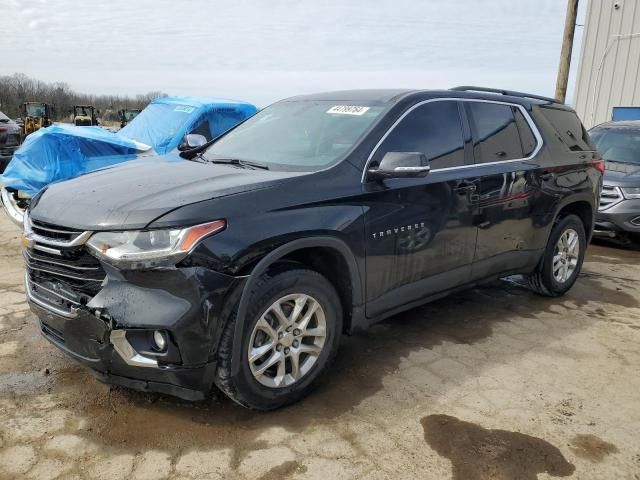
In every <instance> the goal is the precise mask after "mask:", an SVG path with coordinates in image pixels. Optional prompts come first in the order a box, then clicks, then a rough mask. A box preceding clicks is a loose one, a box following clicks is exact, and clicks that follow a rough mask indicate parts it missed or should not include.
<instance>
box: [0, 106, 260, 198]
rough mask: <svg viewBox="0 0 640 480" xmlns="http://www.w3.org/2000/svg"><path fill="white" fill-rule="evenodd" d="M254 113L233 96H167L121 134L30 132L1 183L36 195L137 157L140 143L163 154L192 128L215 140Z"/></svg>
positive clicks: (68, 128) (62, 129)
mask: <svg viewBox="0 0 640 480" xmlns="http://www.w3.org/2000/svg"><path fill="white" fill-rule="evenodd" d="M255 112H256V107H255V106H254V105H251V104H249V103H243V102H237V101H234V100H223V99H213V98H211V99H208V98H195V97H164V98H158V99H156V100H154V101H153V102H151V104H149V105H148V106H147V107H146V108H145V109H144V110H143V111H142V112H141V113H140V114H139V115H138V116H137V117H136V118H134V119H133V120H132V121H131V122H130V123H129V124H128V125H127V126H126V127H124V128H123V129H121V130H119V131H118V132H116V133H113V132H110V131H108V130H105V129H103V128H100V127H75V126H72V125H64V124H56V125H52V126H50V127H47V128H42V129H40V130H38V131H37V132H35V133H32V134H31V135H29V136H28V137H27V139H26V140H25V142H24V144H23V145H22V146H21V147H20V148H19V149H18V150H17V151H16V153H15V154H14V155H13V158H12V159H11V162H9V165H7V168H6V169H5V171H4V174H3V175H2V176H1V177H0V183H1V184H2V185H4V186H5V187H9V188H13V189H15V190H20V191H23V192H25V193H27V194H29V195H31V196H33V195H35V194H36V193H38V192H39V191H40V190H41V189H42V188H44V187H45V186H47V185H48V184H50V183H52V182H58V181H61V180H68V179H70V178H75V177H78V176H80V175H83V174H85V173H88V172H91V171H94V170H98V169H100V168H105V167H110V166H112V165H115V164H117V163H122V162H125V161H128V160H133V159H135V158H136V157H137V156H138V155H139V154H141V153H143V152H144V149H141V148H137V146H136V143H135V142H140V143H143V144H145V145H148V146H150V147H151V148H152V149H153V151H155V152H156V153H157V154H160V155H162V154H165V153H168V152H170V151H171V150H174V149H175V148H177V147H178V145H179V144H180V142H181V141H182V139H183V138H184V136H185V135H186V134H187V133H200V134H202V135H204V136H205V137H207V139H208V140H210V139H212V138H216V137H218V136H219V135H221V134H222V133H224V132H226V131H227V130H229V129H230V128H232V127H234V126H235V125H236V124H238V123H239V122H241V121H242V120H244V119H245V118H247V117H250V116H251V115H253V114H254V113H255ZM138 147H140V146H139V145H138Z"/></svg>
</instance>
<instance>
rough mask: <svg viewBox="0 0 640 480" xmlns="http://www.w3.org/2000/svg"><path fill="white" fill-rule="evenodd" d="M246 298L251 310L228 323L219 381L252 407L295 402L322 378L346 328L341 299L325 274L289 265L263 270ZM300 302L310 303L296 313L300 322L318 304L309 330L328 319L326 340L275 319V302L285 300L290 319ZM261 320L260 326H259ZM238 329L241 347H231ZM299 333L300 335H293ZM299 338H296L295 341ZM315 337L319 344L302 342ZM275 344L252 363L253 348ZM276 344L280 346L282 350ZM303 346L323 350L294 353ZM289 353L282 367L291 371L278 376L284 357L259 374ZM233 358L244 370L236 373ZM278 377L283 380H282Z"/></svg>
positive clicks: (268, 407)
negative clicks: (296, 368) (308, 335)
mask: <svg viewBox="0 0 640 480" xmlns="http://www.w3.org/2000/svg"><path fill="white" fill-rule="evenodd" d="M302 295H304V296H308V297H309V299H308V300H304V297H303V296H302ZM290 297H293V298H290ZM248 300H249V302H248V304H249V308H248V309H247V315H246V317H245V318H237V316H236V314H235V313H234V314H233V315H232V317H231V318H230V320H229V321H228V322H227V325H226V326H225V329H224V332H223V335H222V339H221V345H220V349H219V354H218V367H217V372H216V378H215V383H216V385H217V386H218V388H220V390H222V391H223V392H224V393H225V394H226V395H227V396H228V397H229V398H231V399H232V400H233V401H235V402H236V403H239V404H240V405H242V406H244V407H247V408H250V409H254V410H264V411H266V410H274V409H276V408H280V407H283V406H285V405H289V404H291V403H294V402H297V401H298V400H300V399H302V398H303V397H305V396H306V395H308V394H309V393H310V392H311V391H312V390H313V389H314V388H315V386H316V385H317V383H318V380H319V379H320V378H321V377H322V374H323V373H325V372H326V371H327V370H328V367H329V365H330V364H331V362H332V361H333V359H334V358H335V355H336V353H337V350H338V344H339V340H340V334H341V332H342V306H341V303H340V298H339V297H338V294H337V292H336V290H335V288H334V287H333V285H331V283H330V282H329V281H328V280H327V279H326V278H325V277H324V276H322V275H320V274H319V273H317V272H315V271H312V270H307V269H304V268H298V267H297V266H296V267H295V268H292V267H291V266H289V267H288V269H286V270H285V271H280V272H277V273H266V274H263V275H262V276H261V277H260V279H259V281H258V282H257V285H256V286H255V288H253V290H252V291H251V292H250V298H249V299H248ZM298 300H299V301H300V304H302V302H303V301H304V302H306V303H305V306H304V309H303V310H302V312H301V314H300V315H299V317H298V318H299V319H300V321H299V322H298V323H300V322H301V321H302V319H303V318H304V317H305V316H306V314H308V313H309V311H310V309H311V307H312V306H313V305H314V303H313V302H316V303H317V304H318V305H319V309H315V310H313V311H314V313H313V315H312V316H311V320H310V322H309V325H310V328H308V329H307V330H306V331H308V332H313V331H316V332H320V331H322V326H321V323H322V322H321V320H322V319H324V324H325V336H324V339H322V336H319V337H305V336H304V335H303V334H302V332H301V331H300V330H299V329H293V330H291V331H289V332H288V331H286V329H284V328H283V325H284V324H283V323H282V322H277V317H276V316H275V315H274V314H273V310H272V307H273V306H274V305H275V302H282V303H281V305H282V307H281V308H282V311H283V312H284V313H285V316H287V317H289V319H291V317H292V316H293V315H294V313H295V312H294V311H293V309H292V308H293V305H294V304H295V302H296V301H298ZM288 308H291V310H289V309H288ZM263 320H264V321H266V322H267V323H269V327H271V332H272V333H274V334H275V335H270V334H268V333H267V330H268V329H266V328H265V329H262V326H265V327H266V325H264V322H263ZM259 321H260V327H257V324H258V322H259ZM298 323H296V325H297V324H298ZM300 325H302V324H301V323H300ZM277 326H280V330H277V329H276V327H277ZM236 328H239V329H241V336H242V342H241V348H240V351H235V350H234V346H233V344H234V341H233V339H234V334H235V330H236ZM278 331H279V333H278ZM296 331H297V333H298V335H299V336H295V334H296ZM278 335H284V337H283V338H282V339H281V340H280V339H278V340H276V339H277V338H278ZM269 339H272V340H269ZM296 339H298V344H297V345H296V341H297V340H296ZM311 339H313V340H314V342H315V343H313V344H308V343H304V342H309V341H310V340H311ZM291 342H293V343H291ZM316 343H322V346H321V347H318V346H316ZM271 344H275V346H274V347H273V348H271V349H268V350H266V353H265V354H264V357H260V358H258V360H256V361H254V362H250V360H249V349H250V347H251V348H252V352H257V351H258V349H260V348H263V347H264V348H265V349H267V347H268V346H269V345H271ZM256 345H257V346H256ZM296 347H297V348H296ZM278 348H280V349H281V350H280V351H278V350H277V349H278ZM303 348H304V349H314V350H318V349H319V353H318V354H317V355H315V352H314V354H311V353H299V354H294V351H295V352H301V351H302V349H303ZM285 352H286V355H285V357H286V358H287V359H288V360H284V361H283V362H284V367H283V368H284V369H285V370H284V371H286V372H287V374H286V375H285V376H284V377H283V376H282V375H280V372H281V371H280V370H279V368H280V365H281V363H283V362H280V361H278V362H277V363H275V364H274V365H273V366H272V367H269V368H268V369H267V370H266V371H265V373H264V374H262V375H259V376H256V375H257V374H258V371H259V370H260V369H261V368H262V367H265V366H266V365H267V364H268V363H269V360H271V359H272V358H276V357H277V358H282V355H283V354H284V353H285ZM288 355H291V356H288ZM294 356H295V357H296V358H298V361H299V365H300V368H299V369H298V370H297V371H298V372H299V373H298V379H297V380H296V379H295V377H294V363H293V359H294ZM233 361H239V362H240V368H239V370H238V373H237V374H236V375H235V376H234V375H233V374H232V368H231V366H232V362H233ZM308 362H309V363H308ZM309 365H310V366H309ZM252 366H253V371H252ZM302 367H305V368H306V371H304V372H302V371H303V368H302ZM254 373H255V374H256V375H254ZM278 381H280V382H281V383H280V384H278ZM287 382H288V383H287Z"/></svg>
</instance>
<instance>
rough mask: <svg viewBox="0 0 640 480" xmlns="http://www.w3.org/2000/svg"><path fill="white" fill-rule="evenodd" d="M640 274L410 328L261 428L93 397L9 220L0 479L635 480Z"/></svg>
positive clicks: (242, 419)
mask: <svg viewBox="0 0 640 480" xmlns="http://www.w3.org/2000/svg"><path fill="white" fill-rule="evenodd" d="M638 265H640V252H637V251H628V250H622V249H616V248H608V247H604V246H591V247H590V249H589V254H588V258H587V261H586V263H585V268H584V270H583V274H582V276H581V278H580V279H579V280H578V282H577V284H576V286H575V287H574V288H573V290H572V291H571V292H570V293H569V294H568V295H566V296H565V297H563V298H560V299H547V298H541V297H537V296H535V295H532V294H531V293H529V292H528V291H527V290H526V289H524V288H522V287H521V286H520V285H519V284H518V280H517V279H512V280H509V281H500V282H496V283H495V284H492V285H490V286H487V287H483V288H478V289H474V290H470V291H468V292H465V293H462V294H457V295H455V296H452V297H449V298H446V299H443V300H440V301H437V302H435V303H432V304H430V305H427V306H424V307H421V308H417V309H415V310H411V311H409V312H407V313H404V314H401V315H398V316H396V317H394V318H392V319H390V320H389V321H387V322H384V323H382V324H380V325H378V326H376V327H374V328H373V329H372V330H371V331H370V332H368V333H367V334H365V335H360V336H355V337H348V338H345V339H344V341H343V343H342V345H341V350H340V353H339V357H338V361H337V364H336V366H335V368H334V371H333V372H332V374H331V375H330V377H329V378H328V379H327V381H325V383H324V384H323V385H322V386H321V387H320V389H319V390H318V391H317V392H316V393H315V394H313V395H312V396H311V397H309V398H308V399H306V400H305V401H303V402H302V403H300V404H298V405H295V406H293V407H290V408H287V409H284V410H281V411H277V412H274V413H269V414H260V413H255V412H250V411H247V410H244V409H242V408H240V407H237V406H235V405H234V404H232V403H231V402H229V401H228V400H226V399H224V398H223V397H222V396H221V395H216V394H214V397H213V398H212V399H211V400H209V401H206V402H200V403H193V404H190V403H185V402H182V401H180V400H176V399H173V398H170V397H166V396H162V395H152V394H140V393H135V392H131V391H127V390H124V389H119V388H109V387H108V386H105V385H102V384H99V383H97V382H96V381H95V380H94V379H93V377H92V375H91V374H90V373H89V372H88V371H86V370H85V369H83V368H81V367H79V366H78V365H76V364H75V363H74V362H73V361H71V360H69V359H67V358H66V357H65V356H64V355H63V354H61V353H60V352H58V351H57V350H56V349H55V348H54V347H52V346H51V345H49V343H48V342H46V341H45V340H44V339H43V338H42V337H41V336H40V335H39V333H38V331H37V329H36V326H35V323H34V320H33V318H32V316H31V314H30V312H29V310H28V308H27V305H26V304H25V301H24V293H23V286H22V275H23V267H22V261H21V257H20V255H19V232H18V230H17V229H16V228H15V227H14V226H13V225H11V224H10V223H9V222H8V221H7V220H6V218H5V217H4V215H3V214H0V478H7V479H18V478H41V479H51V478H64V479H79V478H82V479H84V478H109V479H118V478H123V479H154V480H156V479H162V478H176V479H177V478H179V479H197V478H202V479H217V478H224V479H231V480H233V479H276V478H278V479H279V478H292V479H293V478H309V479H315V478H318V479H323V480H326V479H343V478H345V479H351V478H362V479H365V478H366V479H367V480H369V479H371V480H374V479H383V478H389V479H394V480H395V479H405V478H420V479H445V478H454V479H456V480H476V479H477V480H480V479H504V480H507V479H515V478H518V479H536V478H538V479H542V478H545V479H546V478H553V477H571V478H579V479H635V480H638V479H640V401H639V400H640V375H638V371H639V368H640V350H639V349H638V344H639V343H640V295H638V288H637V284H638V281H639V280H640V270H639V269H638Z"/></svg>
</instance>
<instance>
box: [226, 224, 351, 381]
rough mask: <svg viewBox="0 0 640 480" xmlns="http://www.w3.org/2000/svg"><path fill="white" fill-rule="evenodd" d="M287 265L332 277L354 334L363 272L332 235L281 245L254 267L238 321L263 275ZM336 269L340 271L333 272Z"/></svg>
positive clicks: (237, 339) (234, 370)
mask: <svg viewBox="0 0 640 480" xmlns="http://www.w3.org/2000/svg"><path fill="white" fill-rule="evenodd" d="M318 254H319V255H318ZM318 257H319V258H318ZM328 258H333V259H335V261H336V262H337V263H335V264H333V263H331V262H325V261H323V260H326V259H328ZM286 262H295V263H297V264H302V265H304V266H306V267H308V268H310V269H311V270H314V271H317V272H318V273H321V274H323V275H324V276H325V277H327V278H328V280H329V281H330V282H331V283H332V284H333V285H334V287H335V288H336V291H338V295H339V296H340V300H341V303H342V306H343V311H344V320H345V321H344V328H345V330H346V331H350V330H351V327H352V322H353V321H354V318H353V317H355V316H356V314H355V313H354V312H356V311H357V310H358V307H359V306H361V305H362V303H363V298H364V293H363V291H362V280H361V276H360V269H359V267H358V263H357V261H356V258H355V255H354V254H353V252H352V251H351V249H350V248H349V246H348V245H347V244H346V243H345V242H344V241H343V240H341V239H339V238H336V237H331V236H317V237H306V238H300V239H296V240H293V241H290V242H288V243H286V244H284V245H281V246H279V247H278V248H276V249H274V250H272V251H271V252H269V253H268V254H266V255H265V256H264V257H262V258H261V259H260V260H259V261H258V262H257V263H256V264H255V266H253V267H252V268H251V271H250V273H249V275H248V279H247V282H246V283H245V285H244V287H243V289H242V293H241V295H240V300H239V302H238V309H237V312H236V315H237V318H239V319H240V318H244V316H245V315H246V312H247V309H248V307H249V298H250V296H251V291H252V289H253V288H254V286H255V285H256V283H257V282H258V279H259V278H260V276H261V275H262V274H263V273H265V272H267V271H269V269H271V268H273V267H275V266H277V265H282V264H283V263H286ZM332 266H334V267H336V268H333V269H332ZM341 268H346V273H347V274H346V275H345V274H344V272H341V271H340V269H341ZM347 288H348V291H347ZM238 325H242V322H237V323H236V329H235V332H234V338H233V344H234V345H233V349H234V351H238V349H239V348H240V346H241V343H242V336H241V329H240V328H238ZM239 367H240V362H236V361H233V362H232V374H235V373H237V371H238V370H239Z"/></svg>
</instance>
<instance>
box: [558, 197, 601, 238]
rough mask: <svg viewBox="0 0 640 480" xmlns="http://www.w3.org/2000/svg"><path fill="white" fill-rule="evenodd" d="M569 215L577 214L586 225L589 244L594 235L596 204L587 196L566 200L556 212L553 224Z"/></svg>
mask: <svg viewBox="0 0 640 480" xmlns="http://www.w3.org/2000/svg"><path fill="white" fill-rule="evenodd" d="M567 215H576V216H577V217H578V218H580V220H582V224H583V225H584V230H585V233H586V234H587V239H586V240H587V244H588V243H589V242H590V241H591V236H592V235H593V227H594V225H595V215H596V212H595V206H594V205H593V203H592V202H591V201H590V199H589V198H587V197H584V198H582V197H580V198H572V199H570V200H568V201H567V202H564V203H563V204H562V205H561V206H560V208H559V209H558V211H557V213H556V217H555V219H554V222H553V225H555V224H556V223H557V222H558V221H559V220H560V219H562V218H564V217H566V216H567Z"/></svg>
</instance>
